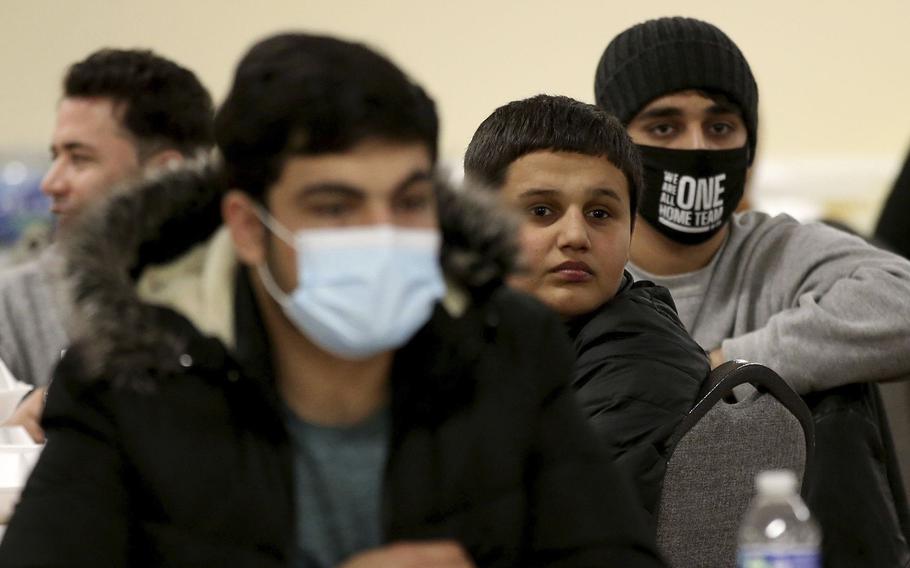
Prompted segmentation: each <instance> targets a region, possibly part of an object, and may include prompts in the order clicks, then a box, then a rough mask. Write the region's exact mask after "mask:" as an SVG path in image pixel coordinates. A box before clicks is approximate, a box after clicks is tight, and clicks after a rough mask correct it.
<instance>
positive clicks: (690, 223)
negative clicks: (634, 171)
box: [638, 146, 749, 245]
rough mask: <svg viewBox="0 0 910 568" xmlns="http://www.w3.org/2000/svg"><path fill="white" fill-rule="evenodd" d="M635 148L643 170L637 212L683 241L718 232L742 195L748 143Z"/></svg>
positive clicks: (687, 242) (700, 239)
mask: <svg viewBox="0 0 910 568" xmlns="http://www.w3.org/2000/svg"><path fill="white" fill-rule="evenodd" d="M638 149H639V150H640V151H641V160H642V165H643V166H644V174H645V175H644V188H643V189H642V196H641V204H640V205H639V207H638V213H639V214H640V215H641V216H642V217H643V218H644V219H645V221H647V222H648V224H650V225H651V226H652V227H654V228H655V229H657V230H658V231H660V232H661V233H662V234H663V235H665V236H666V237H668V238H670V239H672V240H673V241H675V242H677V243H681V244H685V245H697V244H700V243H703V242H705V241H707V240H708V239H710V238H711V237H712V236H714V235H715V234H717V231H719V230H720V229H721V227H723V225H724V223H726V222H727V220H728V219H729V218H730V215H732V214H733V211H734V210H735V209H736V206H737V205H739V201H740V200H741V199H742V197H743V190H744V189H745V184H746V170H747V169H748V167H749V149H748V147H746V146H743V147H742V148H737V149H735V150H670V149H667V148H657V147H654V146H638Z"/></svg>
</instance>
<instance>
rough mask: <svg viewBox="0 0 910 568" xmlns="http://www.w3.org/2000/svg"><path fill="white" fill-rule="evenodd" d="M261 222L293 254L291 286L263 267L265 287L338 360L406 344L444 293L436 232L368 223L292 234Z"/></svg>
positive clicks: (272, 223) (263, 213)
mask: <svg viewBox="0 0 910 568" xmlns="http://www.w3.org/2000/svg"><path fill="white" fill-rule="evenodd" d="M258 214H259V217H260V219H261V220H262V221H263V223H264V224H265V225H266V227H268V228H269V230H271V231H272V232H273V233H274V234H275V235H276V236H277V237H279V238H280V239H282V240H284V241H285V242H287V243H288V244H289V245H290V246H292V247H293V248H294V249H295V251H296V252H297V287H296V288H295V289H294V290H293V291H292V292H290V293H285V292H284V291H282V290H281V288H279V287H278V285H277V284H276V283H275V280H274V279H273V278H272V274H271V272H270V271H269V268H268V266H267V265H265V264H260V265H259V266H257V270H258V271H259V277H260V279H261V280H262V283H263V285H264V286H265V289H266V290H267V291H268V293H269V294H270V295H271V296H272V298H274V299H275V301H276V302H277V303H278V305H280V306H281V308H282V310H283V311H284V313H285V315H286V316H287V317H288V319H289V320H290V321H291V322H292V323H293V324H294V325H295V326H296V327H297V329H299V330H300V332H301V333H303V334H304V335H306V336H307V338H309V339H310V340H311V341H312V342H313V343H315V344H316V345H318V346H319V347H321V348H322V349H324V350H325V351H328V352H330V353H333V354H334V355H337V356H338V357H341V358H343V359H351V360H357V359H365V358H367V357H370V356H371V355H375V354H377V353H381V352H383V351H388V350H391V349H397V348H399V347H401V346H402V345H404V344H405V343H407V342H408V341H409V340H410V339H411V337H413V336H414V334H415V333H417V330H419V329H420V328H421V327H423V325H424V324H425V323H426V322H427V321H428V320H429V319H430V316H431V315H432V313H433V308H434V306H435V304H436V302H437V301H439V300H440V299H442V297H443V296H444V295H445V280H444V278H443V275H442V269H441V268H440V265H439V249H440V242H441V237H440V234H439V231H438V230H436V229H405V228H401V227H396V226H393V225H369V226H357V227H347V228H333V229H312V230H302V231H298V232H296V233H291V232H290V231H289V230H288V229H287V228H285V227H284V226H282V225H281V224H279V223H278V222H277V221H276V220H275V219H274V218H272V216H271V215H270V214H269V213H268V212H266V211H264V210H261V209H259V210H258Z"/></svg>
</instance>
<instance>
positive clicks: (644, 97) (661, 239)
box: [595, 18, 910, 566]
mask: <svg viewBox="0 0 910 568" xmlns="http://www.w3.org/2000/svg"><path fill="white" fill-rule="evenodd" d="M595 96H596V100H597V103H598V105H599V106H601V107H602V108H604V109H606V110H608V111H610V112H612V113H614V114H615V115H616V116H617V117H618V118H619V119H620V120H621V121H622V122H623V123H624V124H625V125H626V127H627V130H628V132H629V134H630V136H631V137H632V139H633V141H635V142H636V144H638V145H639V148H640V150H641V152H642V159H643V165H644V170H645V184H644V192H643V195H642V200H641V204H640V207H639V216H640V221H639V223H638V226H637V228H636V231H635V235H634V237H633V240H632V249H631V262H630V264H629V269H630V270H631V272H632V273H633V274H634V275H635V277H636V278H639V279H647V280H653V281H654V282H656V283H658V284H662V285H664V286H666V287H668V288H669V289H670V291H671V293H672V294H673V297H674V299H675V300H676V304H677V307H678V309H679V315H680V318H681V319H682V321H683V323H684V324H685V325H686V327H687V328H688V330H689V332H690V333H691V334H692V336H693V337H694V338H695V340H696V341H698V342H699V343H700V344H701V345H702V347H704V348H705V349H707V350H709V351H710V353H711V358H712V364H713V365H715V366H716V365H717V364H719V363H721V362H723V361H725V360H730V359H748V360H752V361H757V362H760V363H763V364H766V365H768V366H769V367H771V368H773V369H775V370H776V371H777V372H778V373H780V374H781V375H782V376H783V377H784V379H786V380H787V381H788V382H789V383H790V385H791V386H793V387H794V388H795V389H796V390H797V391H798V392H800V393H801V394H803V395H807V402H809V404H810V406H813V409H814V411H815V415H816V419H817V429H818V431H817V437H818V439H817V443H818V448H817V452H816V461H815V464H814V465H815V466H816V471H818V472H819V473H820V475H821V476H822V477H821V478H819V479H818V480H815V479H813V478H811V477H810V478H809V480H808V483H809V501H810V506H811V507H814V508H815V510H816V513H817V514H818V515H819V517H820V518H821V521H822V526H823V529H825V530H826V534H825V552H826V557H827V559H828V565H834V564H833V561H836V562H838V564H837V565H844V566H848V565H849V566H859V565H863V566H872V565H874V566H896V565H901V566H903V565H905V564H906V562H907V561H908V559H910V555H908V552H907V543H906V540H905V538H904V534H906V531H905V530H904V531H902V530H901V527H900V526H898V525H899V524H900V525H903V526H904V527H906V516H905V514H906V503H904V502H900V503H894V500H895V499H897V500H902V499H903V497H902V495H901V493H902V491H901V490H900V487H899V485H900V484H899V480H898V479H897V476H896V475H894V474H893V473H894V472H888V473H889V475H885V472H884V471H883V469H884V468H885V467H886V466H888V465H889V464H882V463H881V462H880V458H879V457H878V456H880V455H882V453H883V452H884V451H885V450H883V448H888V446H889V445H890V440H888V433H887V430H885V429H883V428H880V427H879V426H880V424H873V423H872V422H874V421H875V420H876V419H880V418H881V415H880V414H878V413H875V412H873V413H871V414H869V416H871V418H869V419H862V420H860V421H859V423H858V424H848V423H837V422H832V421H828V422H825V421H824V420H821V419H819V416H820V412H821V411H822V410H823V409H824V408H827V406H826V405H828V404H830V400H832V397H831V396H830V394H831V392H832V391H830V390H829V389H832V388H834V387H840V388H839V389H838V394H839V395H844V397H845V398H843V400H845V401H848V403H853V402H857V401H862V400H865V401H872V403H874V402H875V400H876V396H877V395H876V393H875V392H874V391H871V392H872V394H871V396H869V393H870V387H869V386H868V385H867V384H858V383H867V382H871V381H886V380H897V379H905V378H908V377H910V302H908V301H907V298H910V263H908V262H906V261H905V260H903V259H901V258H899V257H897V256H895V255H892V254H889V253H886V252H884V251H881V250H879V249H877V248H874V247H872V246H869V245H867V244H866V243H865V242H863V241H862V240H861V239H859V238H855V237H852V236H848V235H846V234H844V233H842V232H840V231H837V230H834V229H831V228H829V227H825V226H822V225H819V224H806V225H803V224H800V223H798V222H797V221H795V220H793V219H792V218H790V217H788V216H786V215H779V216H777V217H771V216H769V215H766V214H764V213H759V212H746V213H742V214H734V210H735V209H736V207H737V205H738V203H739V201H740V200H741V198H742V194H743V188H744V185H745V181H746V178H747V172H748V170H749V168H750V166H751V165H752V163H753V160H754V158H755V148H756V141H757V127H758V110H757V108H758V88H757V86H756V83H755V80H754V78H753V76H752V72H751V70H750V68H749V64H748V63H747V62H746V59H745V58H744V57H743V54H742V53H741V52H740V50H739V48H738V47H737V46H736V45H735V44H734V43H733V41H732V40H731V39H730V38H729V37H728V36H727V35H726V34H724V33H723V32H722V31H721V30H719V29H718V28H716V27H715V26H713V25H711V24H708V23H706V22H702V21H699V20H694V19H688V18H661V19H658V20H651V21H648V22H645V23H642V24H638V25H636V26H633V27H632V28H630V29H628V30H626V31H624V32H622V33H621V34H619V35H618V36H617V37H616V38H614V39H613V41H611V42H610V44H609V45H608V46H607V48H606V50H605V51H604V53H603V56H602V57H601V60H600V62H599V64H598V66H597V71H596V76H595ZM845 385H850V386H845ZM811 393H814V394H811ZM863 393H865V394H863ZM861 414H862V413H860V414H857V415H856V416H860V415H861ZM838 428H842V430H838ZM860 432H863V434H860ZM863 436H866V437H867V438H866V439H868V440H872V441H873V443H872V444H871V445H872V446H873V447H872V448H870V447H868V446H867V445H866V444H865V443H864V442H863V441H862V440H859V438H862V437H863ZM851 439H852V440H855V441H857V446H856V447H854V446H853V445H852V444H851ZM870 453H871V454H872V455H870ZM848 454H851V455H849V456H848ZM860 454H864V455H865V456H866V457H867V458H868V459H864V458H863V457H862V456H861V455H860ZM847 457H849V458H850V459H846V458H847ZM838 458H842V459H838ZM845 463H846V464H847V467H848V468H847V469H842V468H841V467H840V466H842V465H844V464H845ZM819 481H820V483H819ZM840 482H844V483H848V484H849V485H843V486H840V487H838V484H839V483H840ZM889 484H890V490H889ZM854 487H856V488H859V490H857V491H853V488H854ZM828 491H830V493H829V492H828ZM892 493H893V495H892ZM848 519H855V520H856V521H858V522H857V523H855V524H858V525H863V527H864V528H863V529H862V530H860V529H858V528H857V527H854V526H853V524H854V523H850V522H849V521H848ZM899 521H900V522H899ZM838 522H840V525H838ZM847 524H849V526H847Z"/></svg>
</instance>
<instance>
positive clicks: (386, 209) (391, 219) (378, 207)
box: [363, 200, 395, 225]
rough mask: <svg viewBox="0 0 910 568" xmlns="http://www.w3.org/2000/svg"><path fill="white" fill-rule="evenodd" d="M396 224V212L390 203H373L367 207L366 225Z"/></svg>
mask: <svg viewBox="0 0 910 568" xmlns="http://www.w3.org/2000/svg"><path fill="white" fill-rule="evenodd" d="M377 201H378V200H377ZM394 223H395V212H394V211H393V210H392V207H391V205H389V204H388V203H382V202H373V203H371V204H370V205H369V206H368V207H367V210H366V215H365V218H364V221H363V224H364V225H393V224H394Z"/></svg>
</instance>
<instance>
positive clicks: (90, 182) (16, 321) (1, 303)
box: [0, 49, 214, 440]
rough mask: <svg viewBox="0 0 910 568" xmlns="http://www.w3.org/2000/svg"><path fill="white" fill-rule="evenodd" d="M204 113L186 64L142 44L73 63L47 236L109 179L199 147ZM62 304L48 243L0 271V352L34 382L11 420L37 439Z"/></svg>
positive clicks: (63, 234) (56, 146)
mask: <svg viewBox="0 0 910 568" xmlns="http://www.w3.org/2000/svg"><path fill="white" fill-rule="evenodd" d="M213 112H214V109H213V104H212V100H211V97H210V96H209V94H208V91H206V89H205V88H204V87H203V86H202V84H201V83H200V82H199V80H198V79H197V78H196V76H195V75H194V74H193V73H192V72H191V71H189V70H188V69H185V68H183V67H181V66H180V65H178V64H176V63H174V62H173V61H170V60H168V59H165V58H163V57H160V56H158V55H156V54H154V53H152V52H151V51H144V50H119V49H102V50H99V51H97V52H95V53H92V54H91V55H89V56H88V57H87V58H85V59H84V60H82V61H79V62H77V63H75V64H73V65H72V66H71V67H70V68H69V69H68V71H67V73H66V77H65V78H64V80H63V97H62V99H61V100H60V102H59V104H58V106H57V117H56V122H55V125H54V130H53V133H52V135H51V143H50V150H51V159H52V162H51V165H50V169H48V171H47V173H46V174H45V175H44V178H43V180H42V181H41V190H42V191H43V192H44V194H46V195H47V196H48V197H49V198H50V201H51V208H50V210H51V212H52V213H53V215H54V217H55V220H56V224H57V229H56V235H55V239H56V240H58V241H59V240H61V239H66V238H67V232H68V230H69V229H70V227H71V226H72V225H74V224H75V223H76V221H77V219H78V217H79V216H80V214H81V213H82V212H83V210H84V209H85V208H87V207H89V206H90V205H91V204H92V203H93V202H94V201H96V200H97V199H99V198H100V197H102V196H104V195H105V194H107V193H108V192H109V191H110V190H111V189H112V188H113V187H114V186H116V185H117V184H121V183H125V182H129V181H130V180H135V179H136V178H138V177H140V176H141V175H143V174H147V173H150V172H152V171H155V170H156V169H159V168H162V167H164V166H166V165H168V164H174V163H176V162H179V161H180V160H183V159H184V158H186V157H192V156H194V155H196V154H199V153H200V152H206V151H207V150H208V149H209V148H210V147H211V145H212V140H213V134H212V116H213ZM36 238H37V240H38V241H40V240H41V239H40V237H36ZM70 310H71V308H70V299H69V298H68V291H67V289H66V286H65V285H64V281H63V274H62V266H61V259H60V253H59V250H58V247H57V246H56V245H51V246H49V247H47V248H46V249H44V250H43V251H42V252H41V254H40V255H39V256H38V257H37V258H36V259H34V260H32V261H30V262H27V263H24V264H21V265H19V266H15V267H14V268H12V269H9V270H7V271H5V272H3V273H0V358H2V359H3V360H4V361H5V362H6V364H7V366H8V367H9V370H10V372H11V373H12V374H13V376H15V377H16V378H17V379H18V380H19V381H22V382H25V383H28V384H31V385H35V386H38V387H42V388H39V389H37V390H36V391H35V392H34V393H33V394H32V395H31V396H32V397H33V398H32V399H31V400H29V401H26V402H27V403H26V404H23V407H22V409H21V413H20V414H19V415H17V416H14V417H13V419H12V422H13V423H20V424H22V425H24V426H26V428H28V429H29V431H30V433H32V435H33V437H35V438H36V439H39V440H40V439H41V434H40V429H39V428H38V425H37V423H36V417H37V416H38V415H40V408H41V401H42V400H43V396H42V394H43V387H45V386H46V385H47V384H48V382H49V381H50V379H51V373H52V370H53V368H54V366H55V365H56V363H57V361H58V360H59V358H60V355H61V352H62V351H63V349H65V348H66V345H67V343H68V336H69V333H68V330H67V323H68V320H69V317H70Z"/></svg>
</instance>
